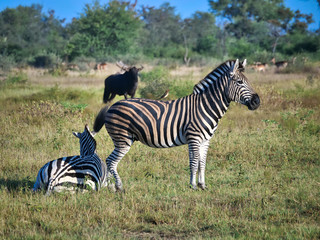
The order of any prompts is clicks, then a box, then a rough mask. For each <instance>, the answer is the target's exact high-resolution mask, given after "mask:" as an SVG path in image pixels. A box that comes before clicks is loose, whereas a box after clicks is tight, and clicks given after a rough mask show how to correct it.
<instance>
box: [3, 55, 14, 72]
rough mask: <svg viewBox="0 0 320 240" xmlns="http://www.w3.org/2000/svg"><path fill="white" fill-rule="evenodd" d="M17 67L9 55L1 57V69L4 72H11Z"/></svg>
mask: <svg viewBox="0 0 320 240" xmlns="http://www.w3.org/2000/svg"><path fill="white" fill-rule="evenodd" d="M15 66H16V62H15V60H14V57H13V56H11V55H9V56H7V55H0V69H2V71H5V72H7V71H10V70H11V68H13V67H15Z"/></svg>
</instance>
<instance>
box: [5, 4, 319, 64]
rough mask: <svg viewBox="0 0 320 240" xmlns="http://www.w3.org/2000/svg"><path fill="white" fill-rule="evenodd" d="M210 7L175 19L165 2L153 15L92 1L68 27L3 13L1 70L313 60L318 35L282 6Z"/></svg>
mask: <svg viewBox="0 0 320 240" xmlns="http://www.w3.org/2000/svg"><path fill="white" fill-rule="evenodd" d="M209 4H210V8H211V9H210V12H199V11H197V12H195V13H194V14H193V15H192V16H191V17H190V18H185V19H182V18H181V16H180V15H179V14H177V13H176V11H175V8H174V7H173V6H171V5H170V4H169V3H164V4H163V5H161V6H160V7H159V8H156V7H150V6H140V7H138V5H137V1H135V2H134V3H132V2H130V1H129V2H128V1H118V0H112V1H109V2H108V3H107V4H101V3H100V2H99V1H95V2H93V3H91V4H86V5H85V6H84V9H83V12H82V13H81V14H80V16H79V17H78V18H74V19H73V20H72V22H71V23H68V24H66V23H65V20H64V19H59V18H57V17H56V16H55V12H54V10H51V11H49V12H48V13H44V12H43V8H42V6H41V5H36V4H33V5H31V6H18V7H17V8H6V9H5V10H3V11H2V12H0V67H1V68H2V69H6V68H9V67H12V66H26V65H33V66H36V67H54V66H57V65H59V64H61V63H62V62H67V63H68V62H74V61H77V59H79V58H80V59H86V60H87V61H112V60H118V59H120V58H122V59H125V60H127V61H132V62H134V61H139V60H140V59H144V60H145V59H150V60H152V59H155V58H157V59H161V58H164V59H175V60H178V61H181V63H185V64H189V63H197V62H200V61H201V59H206V58H207V59H208V58H216V59H223V58H226V57H230V58H233V57H236V58H249V59H250V60H251V61H259V62H270V59H271V58H272V57H274V56H275V57H276V58H277V60H289V59H290V58H293V57H297V56H304V57H308V58H309V59H312V60H319V59H320V37H319V34H320V29H318V30H317V31H315V32H311V31H309V30H308V26H309V24H310V23H312V22H313V18H312V14H310V15H308V14H302V13H301V12H300V11H293V10H291V9H289V8H287V7H285V6H284V3H283V0H261V1H255V0H246V1H243V0H239V1H235V0H215V1H211V0H209ZM315 7H317V6H315ZM217 18H218V19H219V21H217V20H216V19H217ZM217 22H219V24H217Z"/></svg>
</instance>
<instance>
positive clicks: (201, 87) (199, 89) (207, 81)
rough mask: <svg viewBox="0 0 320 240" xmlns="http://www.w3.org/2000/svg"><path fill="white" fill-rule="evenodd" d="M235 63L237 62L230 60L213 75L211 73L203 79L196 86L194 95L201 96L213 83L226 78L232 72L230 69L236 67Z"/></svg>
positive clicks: (216, 69)
mask: <svg viewBox="0 0 320 240" xmlns="http://www.w3.org/2000/svg"><path fill="white" fill-rule="evenodd" d="M235 62H236V60H228V61H225V62H224V63H222V64H220V65H219V66H218V67H217V68H215V69H214V70H213V71H212V72H211V73H209V74H208V75H207V76H206V77H205V78H204V79H202V80H201V81H200V82H198V83H197V84H196V85H194V87H193V93H194V94H199V93H203V92H205V91H207V89H208V88H209V86H210V85H211V84H212V83H213V81H216V80H218V79H220V78H221V76H224V75H225V74H226V73H228V72H230V68H231V67H232V66H233V65H234V63H235Z"/></svg>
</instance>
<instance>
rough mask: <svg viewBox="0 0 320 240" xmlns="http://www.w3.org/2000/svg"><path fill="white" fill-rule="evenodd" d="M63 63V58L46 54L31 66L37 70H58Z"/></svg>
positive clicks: (37, 57) (37, 58)
mask: <svg viewBox="0 0 320 240" xmlns="http://www.w3.org/2000/svg"><path fill="white" fill-rule="evenodd" d="M61 63H62V60H61V58H60V57H59V56H57V55H56V54H54V53H48V54H47V53H44V54H41V55H38V56H36V57H35V58H34V60H33V61H32V62H31V65H33V66H34V67H36V68H57V67H58V66H60V65H61Z"/></svg>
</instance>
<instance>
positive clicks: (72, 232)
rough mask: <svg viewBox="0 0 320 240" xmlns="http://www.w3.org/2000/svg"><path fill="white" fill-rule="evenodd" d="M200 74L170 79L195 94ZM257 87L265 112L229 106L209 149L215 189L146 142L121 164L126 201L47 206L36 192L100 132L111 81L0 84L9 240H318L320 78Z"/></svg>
mask: <svg viewBox="0 0 320 240" xmlns="http://www.w3.org/2000/svg"><path fill="white" fill-rule="evenodd" d="M184 71H185V70H184ZM192 71H193V72H192V74H191V73H190V72H185V74H179V75H177V74H176V75H170V78H171V79H172V80H174V81H175V82H176V85H177V86H179V84H180V85H181V86H183V85H185V84H187V83H188V84H189V85H190V82H193V83H196V82H197V81H199V80H200V78H199V77H198V76H204V75H205V74H206V73H208V68H206V69H200V68H199V69H198V70H197V69H193V70H192ZM175 72H179V71H178V70H175ZM247 77H248V78H249V79H250V81H251V83H252V85H253V86H254V88H255V89H256V91H257V92H258V93H259V95H260V97H261V102H262V103H261V107H260V108H259V109H258V110H257V111H249V110H248V109H247V108H246V107H245V106H240V105H238V104H232V105H231V107H230V109H229V110H228V112H227V113H226V115H225V116H224V118H223V119H222V121H221V123H220V125H219V128H218V130H217V132H216V134H215V137H214V138H213V139H212V140H211V145H210V148H209V152H208V159H207V167H206V184H207V189H206V190H204V191H201V190H196V191H194V190H191V189H190V187H189V166H188V150H187V146H182V147H176V148H171V149H165V150H163V149H153V148H149V147H146V146H144V145H142V144H141V143H138V142H137V143H135V144H134V145H133V147H132V148H131V150H130V151H129V153H128V154H127V155H126V156H125V157H124V159H122V161H121V162H120V164H119V166H118V171H119V174H120V176H121V177H122V181H123V184H124V188H125V192H124V193H112V192H110V191H108V189H103V190H101V191H99V192H89V193H84V194H74V195H68V194H54V195H51V196H50V197H47V196H45V195H44V194H42V193H36V194H34V193H32V191H31V188H32V186H33V184H34V182H35V179H36V175H37V173H38V170H39V169H40V167H42V166H43V165H44V164H45V163H46V162H48V161H50V160H53V159H56V158H58V157H62V156H70V155H76V154H79V143H78V140H77V139H76V138H75V137H74V136H73V135H72V131H82V130H83V128H84V125H85V124H86V123H88V124H89V127H90V128H91V129H92V125H93V121H94V117H95V115H96V114H97V112H98V111H99V109H100V108H101V106H102V94H103V77H100V76H75V77H50V76H47V75H43V76H36V75H34V76H33V75H28V74H21V73H20V74H12V75H9V76H8V77H7V78H6V79H5V80H4V81H2V82H1V85H0V106H1V108H0V147H1V151H0V202H1V204H0V239H68V240H71V239H144V238H145V239H150V238H151V239H162V238H166V239H171V238H172V239H178V238H179V239H233V238H239V239H319V238H320V141H319V137H320V108H319V107H320V76H319V75H316V74H309V73H305V74H274V73H266V74H257V73H252V72H251V73H250V72H249V73H247ZM142 84H143V83H142ZM191 91H192V88H191V89H190V93H191ZM160 94H161V93H160ZM117 99H120V97H118V98H117ZM95 138H96V140H97V152H98V154H99V156H100V157H101V158H102V159H105V158H106V157H107V156H108V155H109V154H110V153H111V151H112V150H113V144H112V141H111V139H110V138H109V137H108V135H107V132H106V131H105V129H104V128H103V129H102V130H101V131H100V132H99V133H98V134H97V135H96V137H95Z"/></svg>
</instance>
